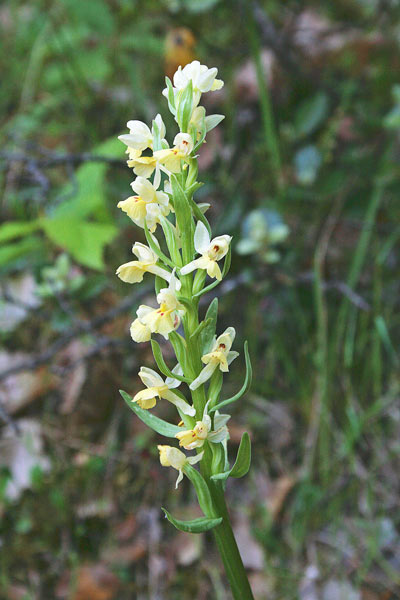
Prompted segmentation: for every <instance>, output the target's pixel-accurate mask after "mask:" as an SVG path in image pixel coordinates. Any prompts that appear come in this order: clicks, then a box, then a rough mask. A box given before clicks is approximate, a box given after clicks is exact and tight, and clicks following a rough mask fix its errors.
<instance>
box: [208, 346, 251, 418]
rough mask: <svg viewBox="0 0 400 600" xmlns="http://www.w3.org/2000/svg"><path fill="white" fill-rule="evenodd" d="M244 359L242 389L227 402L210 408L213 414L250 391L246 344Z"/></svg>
mask: <svg viewBox="0 0 400 600" xmlns="http://www.w3.org/2000/svg"><path fill="white" fill-rule="evenodd" d="M244 358H245V362H246V377H245V379H244V383H243V385H242V387H241V388H240V390H239V391H238V393H237V394H235V395H234V396H232V397H231V398H228V399H227V400H223V401H222V402H219V403H218V404H217V405H216V406H213V407H211V408H210V412H213V411H215V410H220V409H221V408H222V407H223V406H226V405H227V404H231V403H232V402H236V400H239V398H241V397H242V396H244V394H245V393H246V392H247V391H248V390H249V389H250V386H251V381H252V378H253V369H252V366H251V360H250V355H249V346H248V343H247V342H245V343H244Z"/></svg>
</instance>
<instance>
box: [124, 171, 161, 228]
mask: <svg viewBox="0 0 400 600" xmlns="http://www.w3.org/2000/svg"><path fill="white" fill-rule="evenodd" d="M131 187H132V189H133V191H134V192H136V194H137V195H136V196H130V197H129V198H127V199H126V200H121V202H118V204H117V206H118V208H120V209H121V210H123V211H124V212H125V213H126V214H127V215H128V217H129V218H130V219H132V221H133V222H134V223H135V224H136V225H138V226H139V227H142V228H144V224H145V222H146V221H148V223H147V226H148V228H149V230H150V231H155V229H156V227H157V223H158V222H159V220H157V218H156V215H158V218H159V216H160V215H163V216H167V215H168V214H169V212H170V210H171V208H170V206H169V198H168V194H166V193H165V192H161V191H157V187H158V186H155V185H153V184H152V183H151V182H150V181H148V180H147V179H145V178H144V177H141V176H139V177H136V179H135V181H133V182H132V183H131ZM148 217H149V218H148Z"/></svg>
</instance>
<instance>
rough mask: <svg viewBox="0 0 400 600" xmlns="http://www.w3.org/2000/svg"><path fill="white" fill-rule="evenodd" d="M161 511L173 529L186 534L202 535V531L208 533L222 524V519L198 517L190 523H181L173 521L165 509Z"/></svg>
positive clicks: (178, 520)
mask: <svg viewBox="0 0 400 600" xmlns="http://www.w3.org/2000/svg"><path fill="white" fill-rule="evenodd" d="M161 510H163V511H164V513H165V516H166V518H167V519H168V521H169V522H170V523H172V525H173V526H174V527H176V528H177V529H179V531H185V532H186V533H203V531H209V530H210V529H213V528H214V527H217V525H220V524H221V523H222V517H219V518H216V519H209V518H208V517H200V518H199V519H192V520H191V521H181V520H180V519H174V517H173V516H172V515H171V514H170V513H169V512H168V511H167V510H166V509H165V508H161Z"/></svg>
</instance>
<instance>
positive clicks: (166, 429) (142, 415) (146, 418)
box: [119, 390, 181, 438]
mask: <svg viewBox="0 0 400 600" xmlns="http://www.w3.org/2000/svg"><path fill="white" fill-rule="evenodd" d="M119 393H120V394H121V396H122V398H123V399H124V400H125V402H126V404H127V406H128V407H129V408H130V409H131V410H132V411H133V412H134V413H135V414H136V416H138V417H139V419H141V420H142V421H143V423H145V424H146V425H147V426H148V427H150V428H151V429H153V430H154V431H156V432H157V433H159V434H160V435H164V436H165V437H170V438H174V437H175V435H176V434H177V433H179V432H180V431H181V429H180V428H179V427H178V426H177V425H172V424H171V423H167V422H166V421H164V420H163V419H159V418H158V417H156V416H155V415H153V413H151V412H150V411H148V410H144V409H143V408H140V406H139V405H138V404H137V403H136V402H132V397H131V396H130V395H129V394H127V393H126V392H124V391H123V390H119Z"/></svg>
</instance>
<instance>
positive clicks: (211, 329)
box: [201, 298, 218, 354]
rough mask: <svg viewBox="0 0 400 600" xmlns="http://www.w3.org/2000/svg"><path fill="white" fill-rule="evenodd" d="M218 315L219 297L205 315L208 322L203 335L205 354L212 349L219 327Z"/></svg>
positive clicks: (203, 350) (202, 344) (202, 346)
mask: <svg viewBox="0 0 400 600" xmlns="http://www.w3.org/2000/svg"><path fill="white" fill-rule="evenodd" d="M217 317H218V298H214V300H213V301H212V302H211V303H210V306H209V307H208V309H207V312H206V316H205V317H204V319H205V321H207V322H208V325H207V326H206V327H205V328H204V331H203V333H202V335H201V348H202V352H203V354H207V352H209V351H210V348H211V345H212V341H213V339H214V336H215V330H216V327H217Z"/></svg>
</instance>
